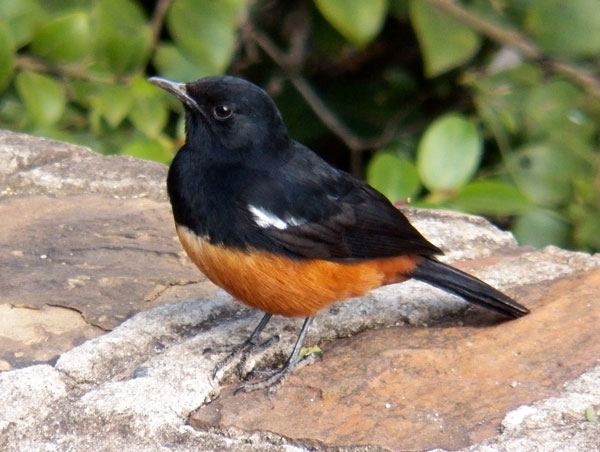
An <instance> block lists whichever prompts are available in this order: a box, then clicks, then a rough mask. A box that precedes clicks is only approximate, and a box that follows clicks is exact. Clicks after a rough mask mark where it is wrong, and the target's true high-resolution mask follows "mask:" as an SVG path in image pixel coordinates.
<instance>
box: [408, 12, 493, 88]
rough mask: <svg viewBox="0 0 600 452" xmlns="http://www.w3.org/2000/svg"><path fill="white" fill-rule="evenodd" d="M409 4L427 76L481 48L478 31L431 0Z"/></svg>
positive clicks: (454, 66)
mask: <svg viewBox="0 0 600 452" xmlns="http://www.w3.org/2000/svg"><path fill="white" fill-rule="evenodd" d="M409 8H410V9H409V13H410V19H411V23H412V25H413V27H414V29H415V33H416V34H417V39H418V40H419V45H420V46H421V52H422V53H423V60H424V63H425V74H426V75H427V76H428V77H435V76H436V75H440V74H443V73H444V72H447V71H449V70H450V69H454V68H456V67H458V66H460V65H462V64H464V63H466V62H467V61H469V60H470V59H471V58H472V57H473V56H474V55H475V54H476V53H477V51H478V50H479V46H480V45H481V37H480V36H479V35H478V34H476V33H474V32H473V31H471V29H470V28H468V27H466V26H465V25H463V24H461V23H460V22H457V21H456V20H454V19H453V18H451V17H449V16H448V15H447V14H445V13H443V12H442V11H440V10H439V9H437V8H436V7H435V6H433V5H431V4H430V3H429V2H427V1H423V0H411V2H410V7H409Z"/></svg>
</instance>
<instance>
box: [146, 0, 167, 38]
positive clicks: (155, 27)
mask: <svg viewBox="0 0 600 452" xmlns="http://www.w3.org/2000/svg"><path fill="white" fill-rule="evenodd" d="M170 5H171V0H158V3H157V4H156V7H155V8H154V13H153V14H152V21H151V27H150V29H151V30H152V48H154V47H155V46H156V44H157V43H158V39H159V38H160V32H161V30H162V27H163V23H164V21H165V15H166V14H167V9H169V6H170Z"/></svg>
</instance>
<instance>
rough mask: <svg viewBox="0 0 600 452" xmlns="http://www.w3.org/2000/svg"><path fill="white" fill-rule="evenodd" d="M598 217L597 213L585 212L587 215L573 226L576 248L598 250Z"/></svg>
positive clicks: (599, 248)
mask: <svg viewBox="0 0 600 452" xmlns="http://www.w3.org/2000/svg"><path fill="white" fill-rule="evenodd" d="M598 231H600V215H599V213H598V211H590V212H587V215H586V216H585V217H583V218H581V219H579V221H578V222H577V224H576V225H575V233H574V236H575V241H576V244H577V248H579V249H587V250H600V234H599V233H598Z"/></svg>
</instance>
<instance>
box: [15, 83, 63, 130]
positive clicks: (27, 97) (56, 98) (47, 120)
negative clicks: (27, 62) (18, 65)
mask: <svg viewBox="0 0 600 452" xmlns="http://www.w3.org/2000/svg"><path fill="white" fill-rule="evenodd" d="M15 83H16V87H17V92H18V93H19V96H20V97H21V99H23V102H24V103H25V106H26V108H27V111H28V113H29V116H30V117H31V119H32V120H33V122H34V123H35V124H36V125H39V126H49V125H52V124H54V123H55V122H57V121H58V120H59V119H60V117H61V116H62V114H63V112H64V110H65V105H66V97H65V88H64V86H63V85H62V84H61V83H60V82H58V81H56V80H55V79H53V78H51V77H48V76H46V75H42V74H37V73H35V72H20V73H18V74H17V76H16V78H15Z"/></svg>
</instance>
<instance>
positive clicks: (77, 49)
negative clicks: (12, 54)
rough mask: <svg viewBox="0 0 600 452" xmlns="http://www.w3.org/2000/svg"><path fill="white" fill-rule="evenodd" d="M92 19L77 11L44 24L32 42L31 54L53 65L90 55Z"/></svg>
mask: <svg viewBox="0 0 600 452" xmlns="http://www.w3.org/2000/svg"><path fill="white" fill-rule="evenodd" d="M90 36H91V35H90V18H89V15H88V14H87V13H86V12H83V11H77V12H72V13H69V14H67V15H64V16H60V17H58V18H56V19H54V20H52V21H50V22H48V23H46V24H44V25H43V26H42V27H41V28H40V29H39V30H38V32H37V33H36V34H35V37H34V38H33V41H32V42H31V53H33V54H34V55H38V56H40V57H42V58H44V59H46V60H49V61H51V62H53V63H68V62H73V61H77V60H79V59H81V58H82V57H83V56H84V55H87V54H89V47H90V43H91V42H90Z"/></svg>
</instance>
